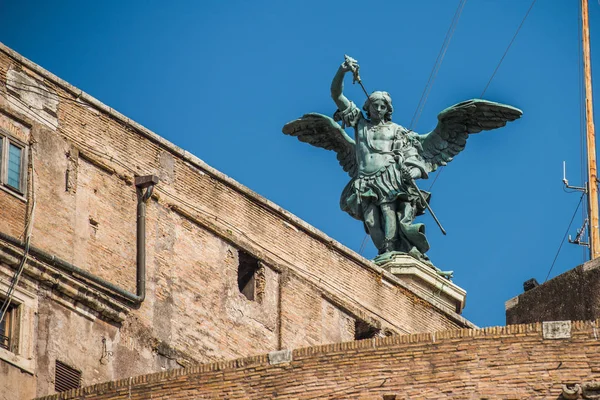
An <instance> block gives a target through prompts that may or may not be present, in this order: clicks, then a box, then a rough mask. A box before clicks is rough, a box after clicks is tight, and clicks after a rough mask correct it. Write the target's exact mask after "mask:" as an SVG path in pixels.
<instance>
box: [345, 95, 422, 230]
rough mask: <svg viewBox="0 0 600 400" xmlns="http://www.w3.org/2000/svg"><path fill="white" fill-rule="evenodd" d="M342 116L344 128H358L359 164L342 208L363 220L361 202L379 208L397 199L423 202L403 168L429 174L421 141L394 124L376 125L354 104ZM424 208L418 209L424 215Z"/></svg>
mask: <svg viewBox="0 0 600 400" xmlns="http://www.w3.org/2000/svg"><path fill="white" fill-rule="evenodd" d="M338 115H339V117H340V118H341V120H342V122H343V123H344V125H346V126H352V127H354V128H355V132H356V135H355V136H356V159H357V163H358V176H357V177H356V178H355V179H353V180H351V181H350V183H348V185H347V186H346V188H345V189H344V191H343V193H342V198H341V202H340V205H341V206H342V209H343V210H345V211H347V212H348V213H350V215H352V216H353V217H355V218H357V219H361V220H362V219H363V218H362V206H361V203H363V202H364V201H368V202H373V203H375V204H377V205H380V204H382V203H387V202H393V201H395V200H397V199H398V200H400V201H407V202H414V203H419V202H418V201H417V200H418V199H419V195H418V193H416V190H415V189H413V188H412V187H409V186H408V185H407V183H406V182H405V181H404V180H403V176H402V174H403V172H402V166H405V167H407V168H412V167H416V168H419V169H420V170H421V174H422V175H423V176H426V174H427V172H426V169H425V165H424V162H423V160H422V159H421V157H420V156H419V152H418V151H417V148H416V146H418V145H419V143H418V140H417V139H416V138H415V137H414V136H411V135H410V131H409V130H408V129H406V128H404V127H402V126H400V125H398V124H395V123H393V122H388V123H386V124H382V125H378V126H373V125H371V123H370V122H369V121H368V120H366V119H365V118H364V117H363V115H362V113H361V112H360V110H359V109H358V107H357V106H356V105H355V104H354V103H350V107H348V108H347V109H346V110H344V111H342V112H340V113H339V114H338ZM423 207H424V205H421V206H420V207H417V208H418V210H417V213H418V214H420V213H422V212H423Z"/></svg>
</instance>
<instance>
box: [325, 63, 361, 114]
mask: <svg viewBox="0 0 600 400" xmlns="http://www.w3.org/2000/svg"><path fill="white" fill-rule="evenodd" d="M356 68H358V62H357V61H356V60H355V59H353V58H350V57H347V58H346V61H344V62H343V63H342V65H340V67H339V68H338V70H337V72H336V73H335V76H334V77H333V81H331V98H332V99H333V101H334V102H335V105H336V106H338V108H339V110H340V111H344V110H346V109H347V108H348V107H350V101H349V100H348V99H347V98H346V96H344V93H343V91H344V75H345V74H346V72H348V71H352V70H354V69H356Z"/></svg>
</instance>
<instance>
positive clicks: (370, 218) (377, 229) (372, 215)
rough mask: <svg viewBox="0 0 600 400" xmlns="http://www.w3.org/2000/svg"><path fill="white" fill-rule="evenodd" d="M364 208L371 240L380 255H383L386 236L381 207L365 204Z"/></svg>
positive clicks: (369, 203) (363, 204)
mask: <svg viewBox="0 0 600 400" xmlns="http://www.w3.org/2000/svg"><path fill="white" fill-rule="evenodd" d="M362 208H363V217H364V221H365V225H366V226H367V229H368V230H369V235H371V240H373V244H374V245H375V247H377V250H379V253H382V252H383V242H384V239H385V235H384V233H383V229H382V228H381V213H380V211H379V207H378V206H376V205H375V204H373V203H371V202H363V203H362Z"/></svg>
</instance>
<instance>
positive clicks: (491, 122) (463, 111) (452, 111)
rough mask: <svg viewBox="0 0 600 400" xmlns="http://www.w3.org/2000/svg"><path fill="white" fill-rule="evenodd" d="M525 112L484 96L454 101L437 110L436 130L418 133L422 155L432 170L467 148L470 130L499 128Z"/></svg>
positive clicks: (473, 131)
mask: <svg viewBox="0 0 600 400" xmlns="http://www.w3.org/2000/svg"><path fill="white" fill-rule="evenodd" d="M522 114H523V112H522V111H521V110H519V109H518V108H515V107H511V106H509V105H506V104H500V103H494V102H492V101H487V100H481V99H473V100H467V101H463V102H462V103H458V104H455V105H453V106H452V107H448V108H446V109H445V110H444V111H442V112H441V113H439V114H438V124H437V126H436V127H435V129H434V130H433V131H431V132H429V133H428V134H426V135H418V136H417V138H418V139H419V141H420V142H421V146H422V151H420V153H421V156H422V157H423V159H424V161H425V163H426V165H427V167H428V168H429V169H430V171H435V170H436V169H437V168H438V167H439V166H440V165H446V164H447V163H449V162H450V161H452V159H453V157H454V156H456V155H457V154H458V153H460V152H461V151H462V150H463V149H464V148H465V145H466V144H467V139H468V137H469V135H470V134H472V133H478V132H481V131H483V130H486V131H488V130H491V129H496V128H500V127H502V126H504V125H506V123H507V122H509V121H514V120H516V119H518V118H520V117H521V115H522Z"/></svg>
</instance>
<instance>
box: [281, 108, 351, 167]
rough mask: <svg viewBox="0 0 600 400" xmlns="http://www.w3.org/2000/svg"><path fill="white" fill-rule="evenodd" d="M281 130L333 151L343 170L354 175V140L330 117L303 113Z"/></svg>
mask: <svg viewBox="0 0 600 400" xmlns="http://www.w3.org/2000/svg"><path fill="white" fill-rule="evenodd" d="M281 131H282V132H283V133H284V134H286V135H289V136H295V137H296V138H298V140H300V141H301V142H304V143H308V144H311V145H313V146H316V147H320V148H322V149H325V150H333V151H335V152H336V153H337V156H338V157H337V158H338V161H339V163H340V165H341V166H342V168H343V169H344V171H346V172H348V173H349V174H350V176H354V174H355V172H356V160H355V157H354V140H352V138H350V137H349V136H348V135H347V134H346V132H344V130H343V129H342V127H341V126H340V125H339V124H338V123H337V122H335V121H334V120H333V119H331V118H330V117H328V116H326V115H323V114H319V113H308V114H304V115H303V116H302V117H300V118H298V119H295V120H293V121H290V122H288V123H287V124H285V125H284V126H283V128H282V129H281Z"/></svg>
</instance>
